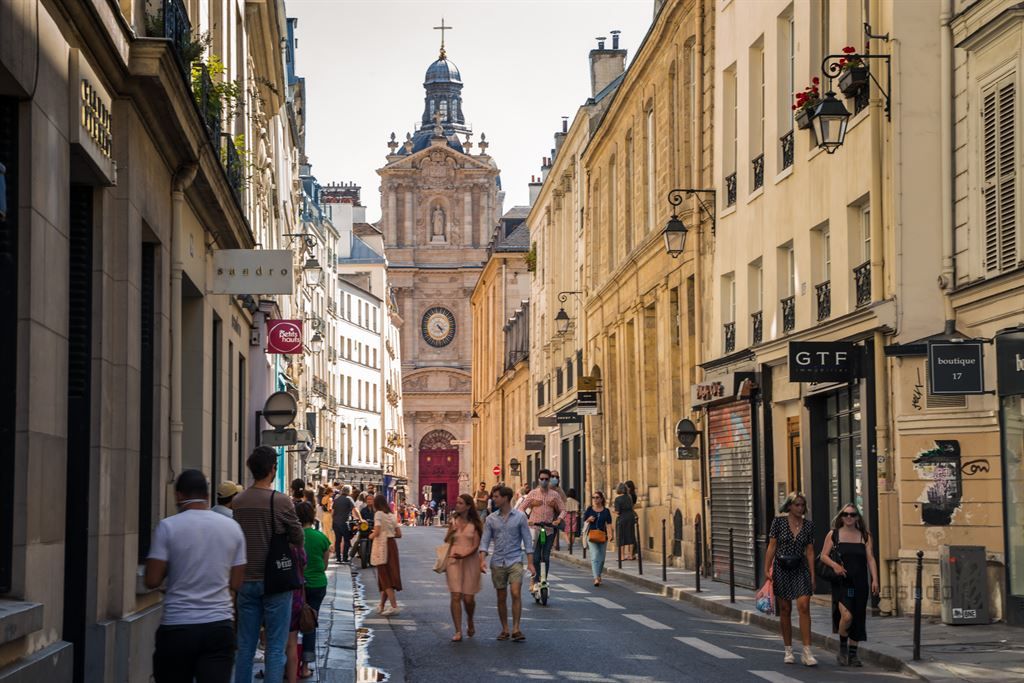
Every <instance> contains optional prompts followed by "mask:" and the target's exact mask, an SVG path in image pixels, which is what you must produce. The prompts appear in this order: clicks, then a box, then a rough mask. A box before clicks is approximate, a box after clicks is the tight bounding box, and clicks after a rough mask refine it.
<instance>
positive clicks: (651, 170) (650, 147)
mask: <svg viewBox="0 0 1024 683" xmlns="http://www.w3.org/2000/svg"><path fill="white" fill-rule="evenodd" d="M644 137H645V138H646V139H645V142H646V143H647V161H646V166H647V169H646V170H647V226H646V227H645V231H646V232H650V231H651V230H653V229H654V193H655V189H656V181H655V178H656V176H657V174H656V170H657V169H656V168H655V166H654V161H655V159H654V102H651V103H650V104H649V105H648V108H647V115H646V130H645V135H644Z"/></svg>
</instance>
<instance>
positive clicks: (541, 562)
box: [517, 469, 565, 593]
mask: <svg viewBox="0 0 1024 683" xmlns="http://www.w3.org/2000/svg"><path fill="white" fill-rule="evenodd" d="M537 482H538V484H539V485H538V486H537V488H535V489H534V490H532V491H530V493H528V494H527V496H526V498H523V501H522V502H521V503H519V507H518V508H517V509H518V510H520V511H522V512H527V511H529V512H528V513H527V516H528V517H529V527H530V535H531V536H532V538H533V540H534V545H533V555H534V558H533V563H534V565H535V566H536V567H537V571H538V572H540V571H541V567H542V566H543V568H544V571H545V572H546V573H550V571H551V548H552V546H554V544H555V536H556V534H554V533H550V534H547V540H546V541H545V542H544V543H539V542H537V538H538V532H539V531H540V527H539V526H538V525H543V524H551V525H553V526H554V527H556V528H559V527H560V526H561V523H562V520H564V519H565V507H564V506H563V504H562V497H561V496H559V495H558V493H556V492H555V491H553V490H552V489H551V470H548V469H543V470H541V471H540V472H538V473H537ZM545 575H546V574H545ZM535 579H536V577H534V580H532V581H531V582H530V592H531V593H532V592H533V590H534V587H535V586H534V584H535V583H536V581H535Z"/></svg>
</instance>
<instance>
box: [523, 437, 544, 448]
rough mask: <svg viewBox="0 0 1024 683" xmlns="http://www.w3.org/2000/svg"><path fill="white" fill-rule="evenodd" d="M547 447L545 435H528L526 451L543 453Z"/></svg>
mask: <svg viewBox="0 0 1024 683" xmlns="http://www.w3.org/2000/svg"><path fill="white" fill-rule="evenodd" d="M544 445H545V439H544V435H543V434H527V435H526V450H528V451H543V450H544Z"/></svg>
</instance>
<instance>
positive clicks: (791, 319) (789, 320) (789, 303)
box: [779, 296, 796, 334]
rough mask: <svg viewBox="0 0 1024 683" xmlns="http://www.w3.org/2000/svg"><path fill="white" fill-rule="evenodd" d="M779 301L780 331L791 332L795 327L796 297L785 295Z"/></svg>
mask: <svg viewBox="0 0 1024 683" xmlns="http://www.w3.org/2000/svg"><path fill="white" fill-rule="evenodd" d="M779 303H781V304H782V332H783V334H785V333H787V332H792V331H793V330H794V329H796V297H795V296H787V297H786V298H785V299H782V300H781V301H780V302H779Z"/></svg>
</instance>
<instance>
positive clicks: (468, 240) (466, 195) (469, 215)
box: [462, 187, 479, 247]
mask: <svg viewBox="0 0 1024 683" xmlns="http://www.w3.org/2000/svg"><path fill="white" fill-rule="evenodd" d="M462 241H463V244H472V245H473V246H474V247H476V246H479V243H478V242H477V240H476V237H475V236H474V235H473V189H472V188H469V187H467V188H466V189H465V191H463V193H462Z"/></svg>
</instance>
